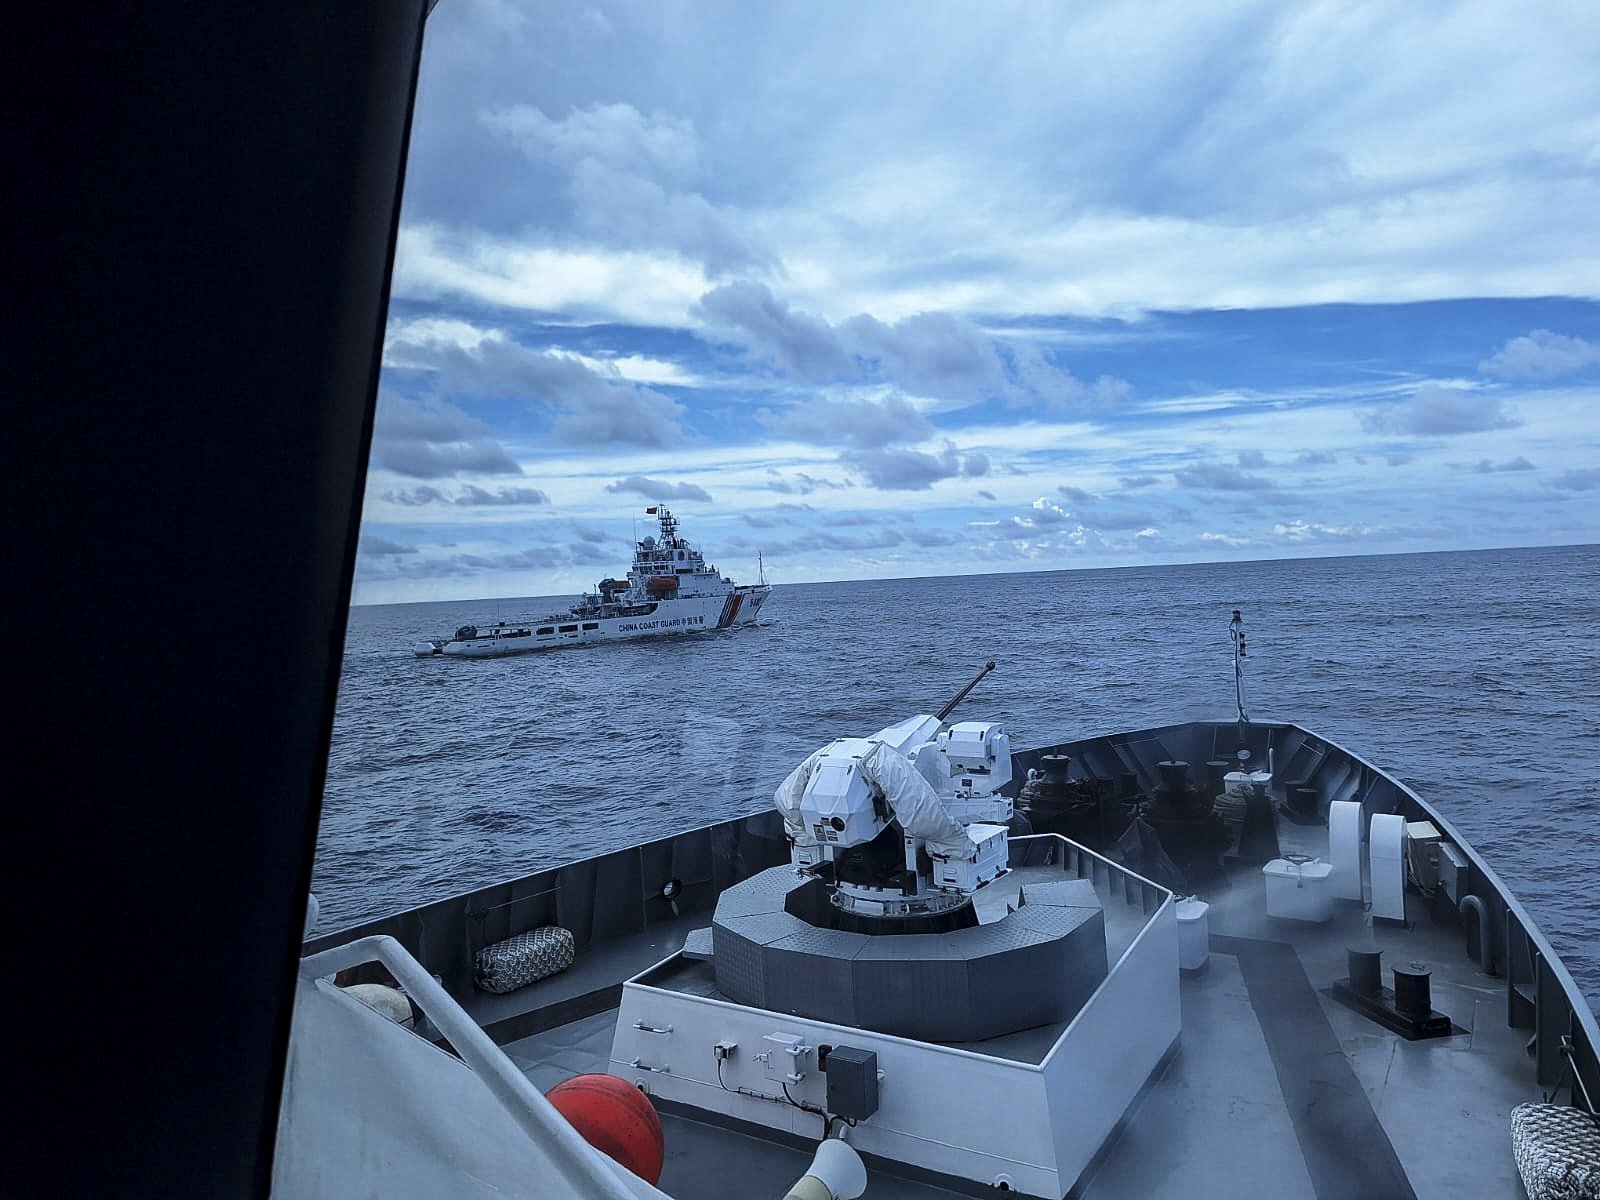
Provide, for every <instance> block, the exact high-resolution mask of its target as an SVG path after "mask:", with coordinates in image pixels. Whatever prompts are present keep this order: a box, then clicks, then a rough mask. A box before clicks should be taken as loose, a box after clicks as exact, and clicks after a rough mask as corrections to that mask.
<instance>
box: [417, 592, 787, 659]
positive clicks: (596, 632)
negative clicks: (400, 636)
mask: <svg viewBox="0 0 1600 1200" xmlns="http://www.w3.org/2000/svg"><path fill="white" fill-rule="evenodd" d="M771 592H772V589H771V588H770V587H762V586H756V587H741V588H736V589H734V590H733V591H731V592H728V593H725V594H722V595H707V596H683V597H678V598H676V599H670V600H660V601H657V602H655V605H654V609H653V611H651V612H649V613H646V614H635V615H631V616H610V617H584V616H581V615H580V614H576V613H561V614H557V615H556V616H553V617H548V618H546V619H545V620H543V621H539V622H530V623H528V624H526V625H518V626H515V627H511V626H504V627H502V628H504V629H505V630H506V632H505V633H504V634H495V633H484V634H480V635H479V636H478V637H474V638H457V639H451V640H449V641H438V642H419V643H418V644H417V645H416V647H415V653H416V655H417V657H419V658H428V657H433V656H435V655H439V656H445V657H451V658H505V657H508V656H510V655H514V654H532V653H536V652H538V651H540V650H558V649H561V648H563V647H567V646H587V645H594V644H597V643H601V642H624V641H638V640H640V639H643V638H656V637H675V636H680V635H682V634H689V633H706V632H710V631H712V630H717V629H730V628H732V627H734V626H736V625H751V624H754V623H755V621H756V618H757V617H758V616H759V615H760V612H761V608H762V606H763V605H764V604H765V603H766V601H767V598H768V596H770V595H771Z"/></svg>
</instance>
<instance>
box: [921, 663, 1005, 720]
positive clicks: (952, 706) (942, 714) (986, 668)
mask: <svg viewBox="0 0 1600 1200" xmlns="http://www.w3.org/2000/svg"><path fill="white" fill-rule="evenodd" d="M992 670H994V663H993V662H986V663H984V664H983V670H981V671H979V672H978V673H977V675H976V676H974V677H973V680H972V682H971V683H969V684H967V686H966V687H964V688H962V689H961V690H960V691H959V692H957V693H956V694H955V696H954V697H953V698H952V699H951V701H950V703H949V704H946V705H945V706H944V707H943V708H941V709H940V710H939V711H938V712H936V713H934V714H933V715H934V719H935V720H939V721H942V720H944V719H945V718H946V717H948V716H949V715H950V714H951V713H953V712H955V710H956V705H958V704H960V703H961V702H962V701H963V700H965V699H966V698H967V693H968V692H970V691H971V690H972V689H973V688H975V687H977V686H978V685H979V684H980V683H982V682H983V677H984V676H985V675H987V674H988V673H989V672H990V671H992Z"/></svg>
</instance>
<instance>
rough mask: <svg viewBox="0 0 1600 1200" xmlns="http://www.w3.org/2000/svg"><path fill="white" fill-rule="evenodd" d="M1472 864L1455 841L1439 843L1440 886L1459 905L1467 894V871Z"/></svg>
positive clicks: (1453, 902)
mask: <svg viewBox="0 0 1600 1200" xmlns="http://www.w3.org/2000/svg"><path fill="white" fill-rule="evenodd" d="M1470 869H1471V864H1470V863H1469V862H1468V861H1467V856H1466V854H1465V853H1463V851H1462V849H1461V847H1460V846H1457V845H1456V844H1455V843H1454V842H1440V843H1439V886H1440V887H1441V888H1442V889H1444V894H1445V895H1446V896H1448V897H1449V898H1450V903H1451V904H1454V905H1456V906H1457V907H1459V906H1460V904H1461V897H1463V896H1465V895H1466V894H1467V872H1468V871H1469V870H1470Z"/></svg>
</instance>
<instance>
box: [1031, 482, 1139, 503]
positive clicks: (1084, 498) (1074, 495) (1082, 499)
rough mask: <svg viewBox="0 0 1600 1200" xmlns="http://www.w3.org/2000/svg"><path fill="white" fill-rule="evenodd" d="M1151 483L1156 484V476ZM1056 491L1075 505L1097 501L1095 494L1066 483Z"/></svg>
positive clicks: (1057, 486) (1060, 485) (1058, 486)
mask: <svg viewBox="0 0 1600 1200" xmlns="http://www.w3.org/2000/svg"><path fill="white" fill-rule="evenodd" d="M1150 482H1151V483H1154V482H1155V477H1154V476H1151V479H1150ZM1056 491H1057V492H1058V493H1060V494H1061V495H1062V496H1065V497H1066V498H1067V499H1068V500H1070V501H1072V503H1074V504H1092V503H1093V502H1094V501H1095V499H1097V497H1096V496H1095V494H1094V493H1093V492H1086V491H1084V490H1083V489H1082V488H1077V487H1071V486H1069V485H1067V484H1065V483H1061V484H1057V485H1056Z"/></svg>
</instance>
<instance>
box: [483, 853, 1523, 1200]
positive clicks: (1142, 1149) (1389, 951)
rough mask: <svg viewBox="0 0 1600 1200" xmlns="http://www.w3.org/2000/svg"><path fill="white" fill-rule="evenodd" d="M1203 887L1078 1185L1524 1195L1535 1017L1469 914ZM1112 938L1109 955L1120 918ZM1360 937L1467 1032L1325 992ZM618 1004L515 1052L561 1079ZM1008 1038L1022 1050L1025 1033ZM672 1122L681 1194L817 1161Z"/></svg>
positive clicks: (585, 1062)
mask: <svg viewBox="0 0 1600 1200" xmlns="http://www.w3.org/2000/svg"><path fill="white" fill-rule="evenodd" d="M1295 835H1296V839H1297V842H1298V844H1297V845H1296V846H1295V847H1294V848H1302V849H1305V850H1306V851H1307V852H1310V853H1319V852H1320V853H1322V854H1324V856H1325V854H1326V837H1327V834H1326V830H1323V829H1316V828H1313V829H1304V830H1296V831H1295ZM1288 841H1289V839H1288V838H1285V842H1286V843H1287V842H1288ZM1285 848H1286V849H1288V848H1290V847H1289V846H1288V845H1286V846H1285ZM1205 899H1206V900H1207V901H1209V902H1210V903H1211V905H1212V907H1211V911H1210V914H1209V916H1210V932H1211V957H1210V962H1209V964H1208V965H1207V966H1206V967H1205V968H1204V969H1203V970H1202V971H1200V972H1198V973H1196V974H1194V975H1186V976H1185V977H1184V979H1183V982H1182V1004H1183V1035H1182V1039H1181V1043H1180V1048H1179V1051H1178V1053H1177V1054H1176V1055H1174V1056H1172V1057H1171V1058H1170V1059H1169V1060H1168V1061H1167V1062H1166V1063H1165V1065H1164V1066H1163V1067H1162V1068H1161V1069H1160V1071H1159V1074H1158V1077H1157V1078H1155V1079H1153V1080H1152V1081H1151V1082H1150V1084H1149V1086H1148V1087H1147V1088H1146V1089H1145V1091H1144V1093H1143V1095H1142V1096H1141V1097H1140V1098H1139V1100H1138V1101H1136V1102H1135V1104H1134V1106H1133V1108H1132V1109H1131V1110H1130V1111H1129V1113H1128V1114H1127V1116H1126V1118H1125V1120H1124V1121H1123V1123H1122V1126H1121V1128H1120V1129H1119V1131H1118V1132H1117V1133H1116V1134H1115V1135H1113V1138H1112V1140H1111V1141H1110V1143H1109V1144H1108V1147H1107V1148H1106V1151H1105V1152H1104V1154H1103V1155H1102V1158H1101V1160H1100V1162H1099V1163H1098V1164H1097V1165H1096V1166H1095V1167H1093V1168H1092V1169H1091V1171H1090V1173H1089V1175H1088V1177H1087V1178H1086V1179H1084V1180H1083V1181H1080V1185H1079V1187H1078V1188H1077V1189H1076V1191H1075V1193H1074V1194H1075V1195H1080V1196H1083V1197H1089V1198H1101V1197H1105V1198H1108V1200H1122V1198H1124V1197H1127V1198H1129V1200H1133V1198H1135V1197H1138V1198H1144V1197H1151V1198H1159V1197H1173V1198H1174V1200H1177V1198H1179V1197H1182V1198H1184V1200H1193V1198H1194V1197H1207V1196H1217V1197H1223V1196H1228V1197H1232V1196H1238V1195H1245V1194H1249V1193H1250V1192H1251V1191H1252V1190H1259V1191H1260V1192H1261V1193H1262V1194H1266V1195H1271V1196H1272V1197H1274V1198H1275V1200H1277V1198H1284V1200H1289V1198H1295V1197H1315V1198H1317V1200H1329V1198H1332V1197H1391V1196H1392V1197H1410V1196H1415V1197H1418V1198H1419V1200H1431V1198H1434V1197H1438V1198H1440V1200H1443V1198H1445V1197H1450V1198H1452V1200H1455V1198H1458V1197H1465V1196H1470V1197H1502V1196H1503V1197H1513V1198H1516V1197H1522V1196H1523V1194H1524V1193H1523V1191H1522V1186H1521V1183H1520V1181H1519V1180H1518V1178H1517V1174H1516V1167H1515V1164H1514V1163H1513V1161H1512V1157H1511V1146H1510V1135H1509V1117H1510V1111H1511V1109H1512V1107H1514V1106H1515V1105H1516V1104H1518V1103H1521V1102H1523V1101H1527V1100H1534V1099H1537V1098H1538V1094H1537V1089H1536V1087H1535V1085H1534V1082H1533V1072H1532V1067H1531V1060H1530V1059H1529V1057H1528V1055H1527V1053H1526V1050H1525V1042H1526V1039H1527V1034H1526V1032H1524V1031H1519V1030H1516V1029H1511V1028H1509V1027H1507V1025H1506V1020H1505V982H1504V980H1501V979H1493V978H1490V977H1488V976H1485V975H1483V974H1481V973H1479V971H1478V970H1477V966H1476V964H1474V963H1472V962H1471V961H1469V960H1468V959H1467V957H1466V955H1465V952H1464V944H1465V938H1464V935H1463V933H1462V931H1461V930H1460V928H1458V927H1456V926H1453V925H1448V924H1435V923H1434V922H1433V920H1432V919H1431V918H1430V917H1429V915H1428V913H1427V912H1426V902H1425V901H1424V900H1423V899H1422V898H1421V897H1420V896H1417V895H1415V894H1408V896H1407V904H1408V921H1407V923H1406V926H1405V927H1400V926H1387V925H1384V924H1382V923H1379V924H1378V925H1377V926H1376V927H1374V926H1373V925H1372V924H1371V923H1370V922H1369V921H1368V920H1367V919H1366V918H1365V917H1364V915H1363V913H1362V911H1361V909H1360V906H1359V905H1357V904H1355V903H1354V902H1348V903H1347V904H1341V906H1340V907H1339V908H1338V909H1336V911H1335V915H1334V918H1333V920H1332V921H1330V922H1328V923H1327V924H1325V925H1316V924H1307V923H1302V922H1297V921H1283V920H1276V919H1273V918H1269V917H1267V916H1266V900H1265V888H1264V886H1263V882H1262V878H1261V874H1260V870H1259V868H1252V867H1239V868H1235V869H1234V870H1233V871H1232V872H1231V873H1230V876H1229V883H1228V886H1227V887H1226V888H1225V889H1221V890H1217V891H1214V892H1213V893H1211V894H1208V895H1206V896H1205ZM1109 940H1111V941H1112V942H1113V946H1112V948H1111V949H1112V955H1113V961H1114V959H1115V955H1116V954H1117V953H1118V952H1119V948H1118V947H1117V946H1116V945H1115V942H1116V934H1115V933H1114V932H1113V933H1111V936H1110V938H1109ZM1363 941H1371V942H1373V943H1375V944H1377V945H1378V946H1380V947H1382V948H1383V949H1384V967H1385V976H1386V978H1387V975H1388V970H1389V968H1390V967H1392V966H1395V965H1405V964H1407V963H1409V962H1413V961H1416V962H1421V963H1424V964H1425V965H1426V966H1427V967H1428V968H1429V969H1430V970H1431V971H1432V989H1433V1005H1434V1008H1435V1009H1437V1010H1438V1011H1440V1012H1443V1013H1445V1014H1447V1015H1448V1016H1449V1017H1450V1018H1451V1019H1452V1021H1453V1022H1454V1024H1455V1025H1456V1026H1457V1027H1459V1028H1460V1029H1461V1030H1462V1032H1460V1033H1458V1034H1455V1035H1453V1036H1451V1037H1447V1038H1439V1039H1432V1040H1426V1041H1415V1042H1412V1041H1406V1040H1405V1039H1403V1038H1401V1037H1399V1036H1397V1035H1395V1034H1393V1033H1391V1032H1390V1031H1389V1030H1387V1029H1385V1028H1383V1027H1381V1026H1379V1025H1377V1024H1375V1023H1373V1022H1371V1021H1369V1020H1367V1019H1366V1018H1364V1017H1362V1016H1359V1015H1358V1014H1356V1013H1354V1012H1352V1011H1350V1010H1349V1009H1347V1008H1345V1007H1344V1006H1342V1005H1340V1004H1339V1003H1337V1002H1336V1001H1334V1000H1332V999H1331V998H1330V997H1329V996H1328V994H1327V989H1328V987H1329V986H1330V985H1331V984H1332V983H1333V982H1334V981H1335V980H1337V979H1342V978H1343V977H1344V976H1345V975H1346V973H1347V969H1346V957H1345V951H1346V947H1347V946H1349V945H1351V944H1355V943H1359V942H1363ZM647 965H649V962H648V961H644V960H642V959H641V961H638V962H637V963H636V966H637V968H639V969H642V968H643V967H645V966H647ZM698 986H704V981H703V980H702V981H700V984H699V985H698ZM614 1021H615V1012H614V1011H607V1012H601V1013H598V1014H596V1015H592V1016H589V1017H586V1018H584V1019H582V1020H579V1021H575V1022H571V1023H569V1024H566V1025H562V1026H560V1027H558V1028H554V1029H549V1030H547V1031H545V1032H542V1033H538V1034H535V1035H533V1036H530V1037H527V1038H523V1039H521V1040H518V1041H515V1042H512V1043H510V1044H508V1045H507V1046H506V1050H507V1052H508V1053H509V1054H510V1055H511V1056H512V1058H513V1059H514V1060H515V1061H516V1062H517V1063H518V1064H519V1065H520V1066H521V1067H522V1068H523V1070H524V1071H525V1072H526V1073H527V1074H528V1075H529V1077H530V1078H531V1079H532V1080H533V1081H534V1082H535V1083H536V1084H537V1085H538V1086H540V1087H541V1088H545V1089H548V1088H550V1087H552V1086H554V1085H555V1084H556V1083H558V1082H560V1080H562V1079H565V1078H567V1077H569V1076H570V1075H573V1074H577V1073H581V1072H584V1071H604V1070H606V1068H607V1065H608V1060H609V1057H610V1049H611V1035H612V1027H613V1024H614ZM1012 1037H1013V1038H1020V1040H1019V1042H1018V1047H1019V1049H1021V1050H1022V1053H1025V1049H1023V1047H1024V1046H1025V1043H1026V1041H1027V1039H1026V1035H1012ZM1005 1040H1006V1039H995V1042H1001V1041H1005ZM986 1048H987V1049H989V1050H991V1051H992V1050H999V1049H1001V1047H1000V1046H998V1045H995V1044H992V1043H991V1044H990V1045H989V1046H988V1047H986ZM959 1094H960V1089H959V1086H957V1087H954V1088H953V1089H952V1095H953V1096H958V1095H959ZM952 1102H953V1103H956V1102H958V1101H956V1100H953V1101H952ZM663 1124H664V1126H665V1129H666V1137H667V1155H668V1157H667V1165H666V1169H665V1171H664V1174H663V1177H662V1184H661V1186H662V1188H663V1190H665V1191H667V1192H668V1193H669V1194H672V1195H674V1196H679V1197H682V1198H683V1200H692V1198H697V1197H703V1198H705V1200H717V1198H720V1197H729V1198H732V1197H741V1198H743V1197H749V1196H760V1195H772V1196H781V1195H783V1194H784V1190H785V1189H786V1188H787V1187H788V1186H789V1184H790V1183H792V1182H793V1181H794V1179H795V1178H797V1177H798V1175H799V1173H800V1171H801V1170H802V1169H803V1168H804V1166H805V1165H806V1163H807V1162H808V1161H809V1154H808V1152H807V1151H805V1150H803V1149H797V1148H791V1147H789V1146H785V1145H779V1144H777V1143H775V1142H772V1141H769V1140H767V1139H765V1138H757V1137H752V1136H749V1135H748V1134H747V1133H742V1132H736V1131H733V1130H729V1129H725V1128H722V1127H720V1126H717V1125H714V1124H711V1123H709V1122H701V1121H698V1120H690V1119H687V1118H685V1117H682V1116H675V1115H667V1116H666V1117H665V1118H664V1121H663ZM818 1132H819V1134H820V1132H821V1131H820V1126H819V1130H818ZM732 1165H736V1169H730V1166H732ZM871 1180H872V1182H871V1185H870V1187H869V1190H868V1193H867V1195H868V1196H869V1197H883V1198H894V1200H899V1198H902V1197H903V1198H907V1200H909V1198H912V1197H934V1196H946V1195H951V1194H961V1193H959V1192H952V1191H951V1190H949V1189H947V1188H946V1187H942V1186H938V1185H937V1184H935V1183H929V1182H925V1181H920V1180H916V1179H908V1178H901V1177H897V1176H896V1175H895V1173H894V1168H892V1167H883V1166H880V1165H874V1166H873V1168H872V1170H871Z"/></svg>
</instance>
